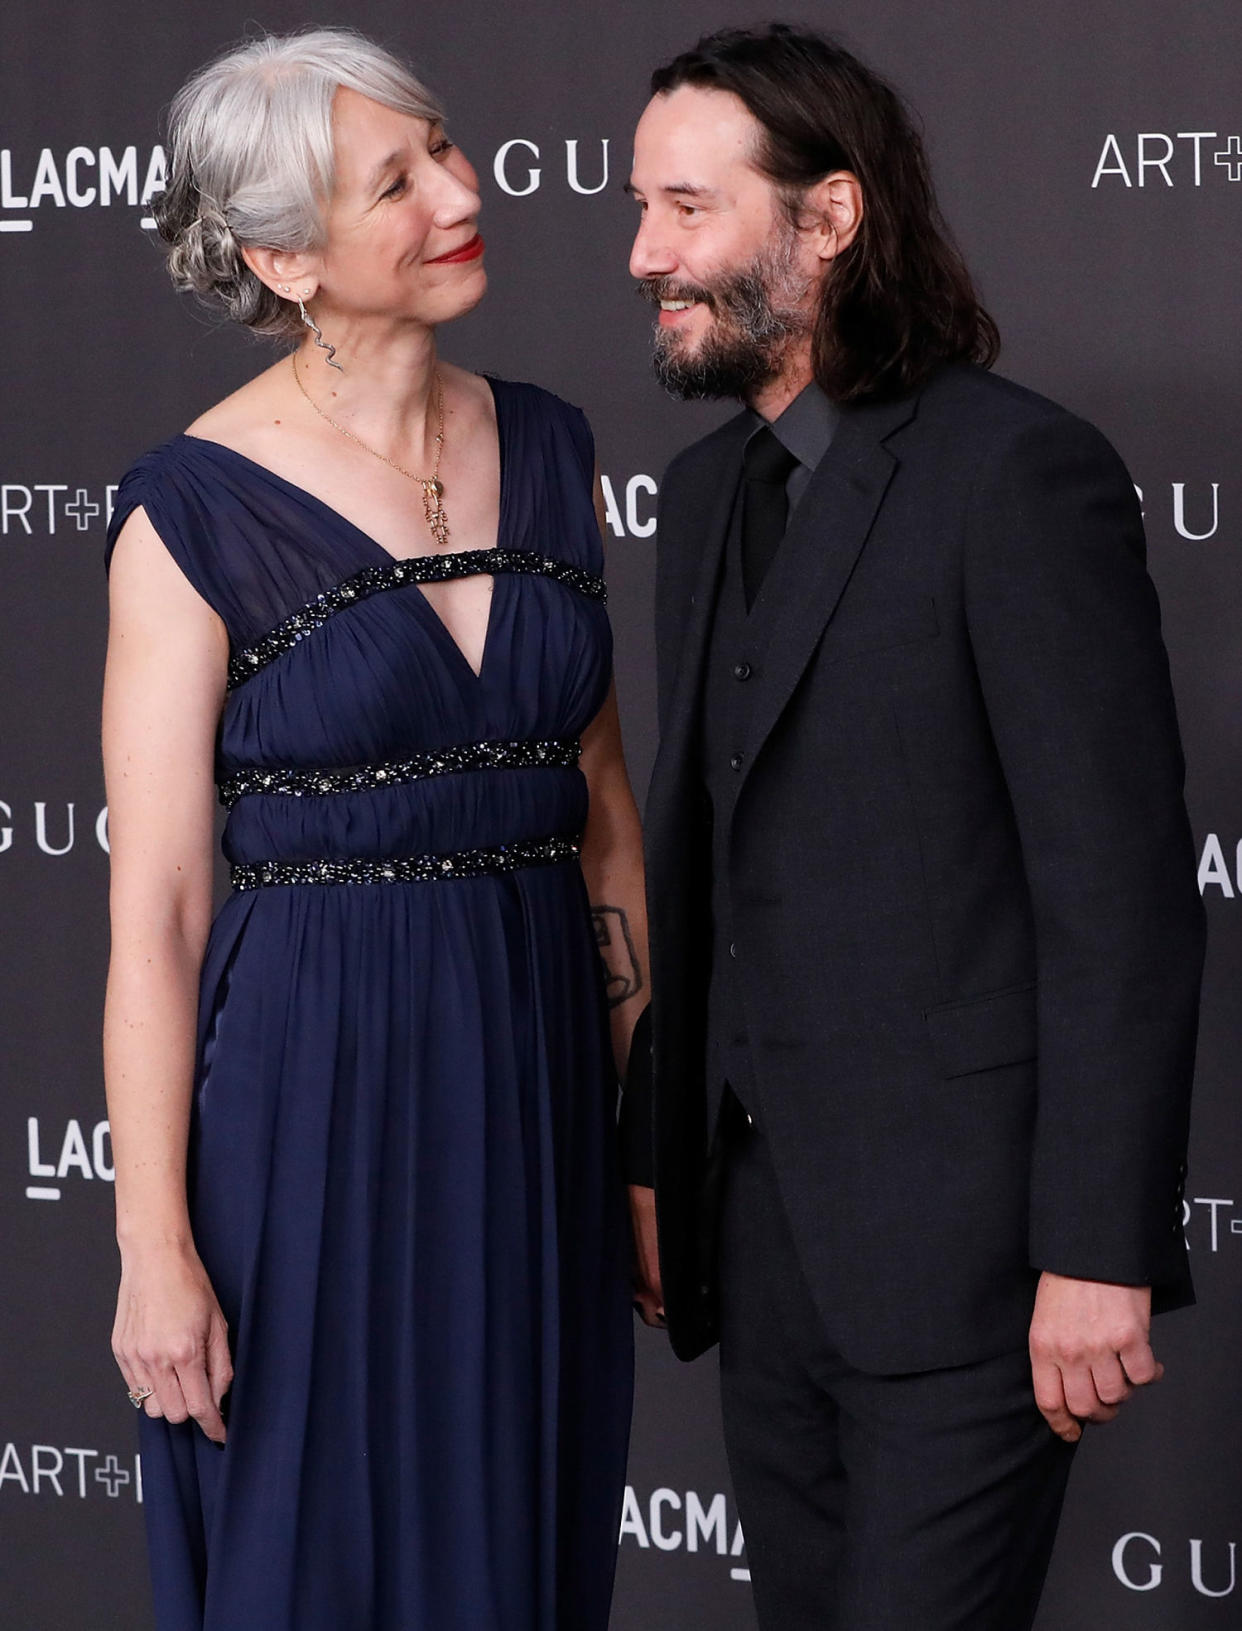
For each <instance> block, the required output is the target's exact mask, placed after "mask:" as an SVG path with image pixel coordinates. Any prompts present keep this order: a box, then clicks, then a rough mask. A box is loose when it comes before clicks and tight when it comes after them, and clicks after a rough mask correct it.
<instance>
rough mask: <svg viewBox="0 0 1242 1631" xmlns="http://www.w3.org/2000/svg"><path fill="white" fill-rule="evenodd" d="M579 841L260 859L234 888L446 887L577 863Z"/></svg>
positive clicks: (236, 876)
mask: <svg viewBox="0 0 1242 1631" xmlns="http://www.w3.org/2000/svg"><path fill="white" fill-rule="evenodd" d="M580 854H581V845H580V844H579V842H578V840H577V839H576V838H524V839H518V840H517V842H516V843H513V844H500V845H499V846H498V847H497V848H495V849H463V850H455V851H453V852H452V853H451V854H448V855H407V856H404V857H402V858H400V859H398V860H391V861H364V860H361V859H356V860H347V861H258V862H255V863H254V864H252V865H241V866H235V867H233V869H232V880H233V888H234V889H266V888H268V887H270V886H271V885H273V884H302V883H444V882H446V881H448V880H450V879H453V878H486V877H494V876H497V875H499V874H501V873H505V872H517V871H518V870H519V869H520V868H522V867H528V866H556V865H557V864H558V863H559V862H561V861H576V860H577V859H578V856H579V855H580Z"/></svg>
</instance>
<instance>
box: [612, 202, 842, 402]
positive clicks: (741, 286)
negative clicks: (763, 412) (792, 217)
mask: <svg viewBox="0 0 1242 1631" xmlns="http://www.w3.org/2000/svg"><path fill="white" fill-rule="evenodd" d="M796 244H797V238H796V235H795V234H794V232H793V230H792V228H791V229H789V230H788V231H787V232H785V233H782V234H781V236H780V237H779V238H778V239H777V240H776V241H775V242H774V243H771V244H768V245H765V247H764V248H763V249H762V250H760V252H759V254H758V255H756V256H755V258H754V260H753V261H752V262H751V263H750V265H749V266H747V267H746V268H744V269H743V270H742V271H740V272H725V273H722V274H721V275H720V276H719V277H718V278H713V279H712V280H711V282H710V283H705V284H690V283H681V282H678V281H677V279H675V278H669V277H653V278H642V279H641V280H640V282H639V285H638V292H639V293H640V294H641V295H642V296H643V298H644V299H646V300H649V301H651V302H652V303H653V304H654V305H658V304H659V302H660V301H661V300H691V301H702V302H703V303H704V304H705V305H706V306H707V308H708V310H709V311H710V312H711V313H712V316H713V319H714V321H713V322H712V325H711V327H710V328H709V330H708V332H707V334H706V336H705V337H704V338H703V339H702V340H701V341H700V342H699V344H698V345H697V346H696V347H695V348H694V349H693V350H692V349H691V348H690V346H689V345H688V343H687V342H686V341H685V340H684V339H683V338H682V336H681V335H679V334H678V333H677V331H676V330H675V329H664V328H657V329H656V334H655V349H654V352H653V356H652V362H653V364H654V367H655V374H656V378H657V379H658V380H659V382H660V384H661V385H662V386H663V387H664V389H665V390H666V391H668V392H669V393H670V395H672V396H676V397H680V398H681V399H682V400H683V401H695V400H701V399H704V398H708V397H712V398H716V397H734V398H739V399H741V400H743V401H745V400H747V399H748V398H750V397H751V396H753V394H754V393H755V392H756V391H758V390H760V389H762V387H763V386H765V385H768V384H770V383H771V382H772V380H774V379H775V378H776V377H777V375H778V374H779V373H780V371H781V368H782V366H783V364H784V361H785V356H786V353H787V351H788V348H789V341H790V340H791V339H793V338H794V337H795V336H796V335H799V334H804V333H805V332H806V330H807V328H808V327H809V324H810V318H809V316H808V314H807V313H806V312H805V311H803V310H800V309H798V305H797V302H798V301H799V300H800V298H801V297H802V295H803V294H804V293H805V288H806V285H805V280H804V279H801V278H800V277H799V276H798V274H797V273H796V271H795V269H794V265H793V258H794V250H795V247H796Z"/></svg>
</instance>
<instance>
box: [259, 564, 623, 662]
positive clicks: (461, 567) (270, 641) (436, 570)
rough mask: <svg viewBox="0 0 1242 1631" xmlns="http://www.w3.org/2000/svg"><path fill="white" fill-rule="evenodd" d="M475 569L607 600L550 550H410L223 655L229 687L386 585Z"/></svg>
mask: <svg viewBox="0 0 1242 1631" xmlns="http://www.w3.org/2000/svg"><path fill="white" fill-rule="evenodd" d="M480 573H485V574H488V575H490V576H493V577H495V576H500V575H504V574H506V573H508V574H514V573H527V574H530V575H534V576H538V577H545V578H555V579H556V581H557V582H558V583H563V584H566V585H567V586H568V587H569V588H570V589H576V590H577V591H578V593H579V594H581V595H586V596H587V598H588V599H590V600H607V599H608V588H607V585H606V584H605V583H604V580H603V578H600V577H596V576H595V574H594V573H591V572H584V571H582V569H581V568H580V567H577V566H571V565H570V564H569V562H568V561H558V560H555V559H554V558H553V557H552V556H550V555H536V554H535V553H534V552H533V551H531V550H526V549H463V550H459V551H458V552H457V553H456V554H455V555H451V554H450V555H413V556H411V557H410V559H409V560H407V561H394V562H393V563H392V565H391V566H364V567H363V569H362V571H361V572H355V573H354V575H353V577H351V578H346V579H345V581H344V583H338V584H335V585H334V586H333V587H332V588H331V589H325V590H324V592H323V593H322V594H321V595H316V596H315V598H314V600H309V601H307V603H306V605H305V606H302V607H301V608H300V609H299V610H298V611H296V612H294V613H293V615H292V616H291V617H287V618H285V620H284V622H283V623H278V624H277V625H276V627H275V628H274V629H270V630H269V631H268V633H266V634H265V635H263V636H262V637H261V638H260V639H258V640H256V641H255V643H254V645H252V646H247V647H246V648H245V649H244V650H243V651H238V652H236V653H234V655H233V656H232V657H231V658H230V660H229V670H228V685H229V690H230V691H232V690H234V689H236V687H237V686H239V685H242V684H244V683H245V681H246V680H248V679H250V678H251V677H252V676H253V675H255V674H257V673H258V672H259V670H260V669H261V668H266V667H267V665H268V663H270V662H273V661H274V660H275V659H276V658H277V657H280V656H282V655H283V654H284V653H285V652H286V651H291V650H292V649H293V647H294V646H296V645H297V644H298V642H299V641H300V640H303V639H304V638H305V637H306V636H307V635H308V634H312V633H313V632H314V631H315V630H316V629H319V628H322V627H323V625H324V624H325V623H326V622H328V620H329V619H330V618H332V617H335V616H336V614H337V612H341V611H344V610H345V609H346V607H348V606H352V605H355V604H356V603H357V602H358V601H360V600H368V599H369V598H370V597H371V596H372V595H378V594H382V593H383V592H384V591H385V590H387V589H400V588H401V587H403V586H404V585H405V584H407V583H447V582H449V581H450V579H453V578H472V577H476V576H478V575H479V574H480Z"/></svg>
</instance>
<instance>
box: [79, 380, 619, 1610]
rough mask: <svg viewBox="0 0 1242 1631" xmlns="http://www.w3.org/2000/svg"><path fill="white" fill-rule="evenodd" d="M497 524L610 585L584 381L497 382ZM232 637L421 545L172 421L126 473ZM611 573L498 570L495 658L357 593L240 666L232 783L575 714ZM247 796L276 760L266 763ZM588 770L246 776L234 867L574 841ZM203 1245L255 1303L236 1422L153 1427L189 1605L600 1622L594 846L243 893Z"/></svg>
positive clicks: (204, 1019) (229, 1309)
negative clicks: (340, 780)
mask: <svg viewBox="0 0 1242 1631" xmlns="http://www.w3.org/2000/svg"><path fill="white" fill-rule="evenodd" d="M491 384H492V390H493V393H494V396H495V400H496V411H497V419H498V424H499V430H500V444H501V470H502V484H501V518H500V537H499V546H500V547H501V548H502V549H505V550H514V551H531V552H535V553H537V554H538V555H539V556H541V557H544V558H551V559H552V560H554V561H555V562H557V563H567V564H569V565H571V566H573V567H576V568H578V569H579V570H580V571H581V572H582V573H584V574H588V575H591V576H598V575H600V574H602V559H601V546H600V540H599V534H598V531H597V528H596V523H595V517H594V512H593V509H592V502H591V478H592V469H593V449H592V445H591V438H590V432H589V430H588V429H587V426H586V423H585V421H584V420H583V418H582V416H581V415H580V414H579V413H578V412H577V410H576V409H573V408H570V407H568V406H567V405H566V404H565V403H562V402H560V401H559V400H558V399H557V398H555V397H553V396H551V395H549V394H548V393H547V392H544V391H541V390H539V389H537V388H536V387H533V386H527V385H518V384H513V383H508V382H503V381H492V382H491ZM139 505H141V506H143V507H144V508H145V511H146V513H147V515H148V517H149V519H150V521H151V522H152V524H153V525H154V527H155V528H156V530H157V532H158V533H159V535H160V537H161V538H162V540H163V541H164V543H165V545H166V547H167V548H168V550H169V551H170V553H171V554H172V555H173V557H174V558H175V560H176V561H177V562H178V564H179V565H180V567H181V568H182V570H183V571H184V573H185V574H186V576H187V578H188V579H189V580H190V582H191V583H192V584H193V585H194V587H195V588H196V589H197V590H198V591H199V593H200V594H201V595H202V596H203V597H204V599H206V600H207V602H208V603H209V604H210V605H211V606H212V607H213V608H214V609H215V611H216V612H217V613H218V614H219V615H220V617H221V618H222V619H223V621H224V623H225V625H226V627H227V629H228V633H229V638H230V643H231V647H232V651H233V653H234V655H236V654H238V653H241V652H245V651H246V650H247V649H249V648H251V647H252V646H254V645H255V644H256V642H259V641H260V640H262V638H263V637H264V636H265V635H267V634H268V633H270V632H271V631H272V630H273V629H275V628H277V627H278V626H279V625H281V624H283V623H286V622H287V620H288V619H289V618H290V617H292V616H293V615H294V614H295V613H297V612H298V611H299V609H301V608H303V607H305V606H307V605H309V604H311V603H314V602H315V601H316V597H317V596H319V595H321V594H325V593H327V592H328V591H329V590H332V589H333V588H335V587H337V586H338V585H340V584H342V583H345V582H347V581H348V580H349V579H350V578H352V577H353V576H354V575H355V574H357V573H358V572H360V571H363V570H364V569H366V568H388V567H391V565H392V563H393V557H392V556H390V555H389V554H388V553H387V551H385V550H384V549H382V548H381V547H380V545H379V544H377V543H376V542H375V541H374V540H373V539H371V538H369V537H368V536H367V535H366V534H365V533H363V532H361V531H360V530H359V529H358V528H357V527H355V526H354V525H352V524H351V523H349V522H348V521H346V520H345V519H344V517H343V516H341V515H339V514H338V513H337V512H336V511H335V510H333V509H331V508H329V507H328V506H327V505H325V504H324V503H323V502H321V501H320V500H318V499H316V498H314V497H313V496H312V495H311V494H309V493H307V492H305V491H303V490H302V489H300V488H298V487H296V486H294V485H292V484H291V483H289V482H287V481H284V480H283V479H281V478H280V477H277V476H276V475H274V474H273V473H272V472H270V471H268V470H266V469H264V468H263V467H262V466H259V465H257V464H254V463H253V462H252V461H250V460H249V459H247V458H245V457H244V456H242V455H240V454H237V453H234V452H232V451H230V450H229V449H226V448H223V447H221V446H219V445H218V444H215V443H211V442H207V441H204V440H200V439H197V438H193V437H186V436H179V437H176V438H174V439H173V440H172V441H170V442H167V443H165V444H164V445H163V446H162V447H159V448H157V449H155V450H154V451H153V452H152V453H150V454H147V455H146V456H145V457H144V458H142V459H141V460H139V462H138V463H137V464H136V465H135V466H134V468H133V469H132V470H131V471H130V472H129V474H128V475H127V476H126V478H125V480H124V481H123V483H122V484H121V487H120V489H119V491H118V495H117V503H116V507H115V512H114V515H113V519H112V525H111V529H110V544H109V548H111V544H112V542H113V541H114V540H115V537H116V534H117V532H118V531H119V529H120V527H121V526H122V525H123V523H124V521H125V519H126V518H127V516H128V515H129V514H131V513H132V511H133V510H134V509H135V508H136V507H137V506H139ZM610 672H611V637H610V632H609V626H608V619H607V613H606V610H605V608H604V606H603V603H602V601H601V600H600V599H599V598H596V597H594V596H592V595H590V594H585V593H582V592H580V591H579V589H577V588H575V587H574V586H573V584H572V583H567V582H565V581H562V580H560V579H558V578H557V577H555V576H552V575H547V574H543V573H540V572H522V573H512V574H508V573H507V574H498V575H497V576H496V577H495V587H494V594H493V598H492V606H491V617H490V623H489V627H488V633H487V640H486V646H485V650H484V655H483V661H482V668H481V672H480V673H479V674H478V675H476V674H475V673H474V671H473V670H472V669H471V668H470V666H469V664H468V663H467V662H466V660H465V658H464V657H463V656H462V654H461V652H460V650H459V649H458V647H457V646H456V644H455V643H454V641H453V639H452V637H451V636H450V635H449V634H448V631H447V630H446V629H445V627H444V625H443V624H442V622H441V621H440V619H439V617H438V616H437V615H436V613H435V611H434V610H433V609H432V607H431V604H430V602H429V601H428V600H427V599H426V598H425V597H424V595H423V593H422V590H421V589H420V588H419V587H418V585H417V583H414V582H406V583H396V584H394V585H393V586H391V587H389V588H387V589H386V590H385V591H384V592H381V593H373V594H369V595H368V596H366V597H365V598H360V599H359V600H358V601H357V602H356V603H354V604H349V605H346V606H344V607H343V608H342V609H340V610H337V611H336V612H335V613H334V615H332V616H331V617H329V618H328V619H327V620H326V621H323V622H322V623H321V624H320V625H319V626H317V627H315V628H313V629H312V630H311V631H310V632H308V633H306V635H305V636H304V637H303V638H301V639H299V640H296V641H295V642H293V643H292V644H291V645H290V647H289V649H287V650H284V651H283V652H281V653H280V654H278V655H276V656H275V657H271V658H270V659H268V660H265V661H264V662H263V664H262V665H261V666H259V667H258V668H257V670H256V671H255V672H254V673H253V675H252V676H251V677H249V678H247V679H245V680H244V682H242V683H240V684H237V685H236V686H235V687H234V688H233V689H232V690H231V691H230V693H229V696H228V699H227V701H226V704H225V708H224V715H223V720H222V724H221V730H220V738H219V763H218V767H217V772H218V776H219V778H220V779H221V780H222V781H223V780H227V779H228V778H229V777H230V776H234V775H236V774H237V773H238V772H240V771H242V770H248V769H252V768H255V767H273V768H276V767H278V768H280V769H282V770H289V769H307V770H315V769H341V768H353V767H379V768H381V769H382V768H383V767H384V766H386V765H388V764H391V763H394V762H396V761H401V760H408V759H410V758H411V757H412V756H415V755H425V754H428V753H434V751H435V750H438V749H445V748H451V747H460V746H463V745H467V744H473V743H479V742H526V741H536V740H538V741H563V740H569V739H572V738H574V737H576V736H577V735H579V734H580V732H581V731H582V730H583V729H584V728H585V726H586V725H587V724H588V723H589V721H590V720H591V719H592V718H593V716H594V715H595V713H596V712H597V711H598V709H599V707H600V705H601V704H602V702H603V700H604V697H605V695H606V691H607V687H608V683H609V677H610ZM247 785H253V779H251V781H250V782H248V784H247ZM585 818H586V784H585V780H584V778H583V776H582V774H581V772H580V771H579V770H578V769H577V768H570V767H566V765H565V764H564V763H561V764H559V765H554V766H544V765H539V764H534V765H529V766H523V767H521V768H512V767H499V768H483V769H477V768H470V769H466V770H461V771H459V772H456V773H450V774H440V775H435V776H428V777H420V778H415V779H406V780H396V781H395V783H394V784H393V785H388V784H387V783H386V782H385V781H384V778H382V777H381V778H380V779H379V780H378V781H377V782H376V784H375V785H371V786H367V787H363V788H359V789H356V790H351V791H339V790H334V791H331V792H327V793H316V792H314V791H305V790H304V791H301V792H297V793H295V792H290V791H282V792H276V793H270V794H269V793H265V792H261V791H258V792H253V791H252V792H247V793H245V794H244V795H243V796H241V797H240V798H238V800H237V802H236V803H235V804H233V806H232V808H231V810H230V812H229V816H228V820H227V824H226V828H225V833H224V852H225V856H226V858H227V859H228V860H229V861H230V862H232V863H234V864H242V865H246V866H254V865H256V864H260V863H263V862H299V863H313V862H315V861H320V860H331V861H350V860H358V859H362V860H368V861H372V860H380V861H383V860H390V859H393V858H403V857H412V856H420V855H426V854H437V855H438V854H453V853H456V852H461V851H466V850H475V849H480V848H489V847H495V846H501V845H504V844H506V843H513V842H515V841H518V840H541V839H546V838H549V837H552V836H566V835H573V834H575V833H578V832H580V831H581V829H582V826H583V824H584V821H585ZM199 1034H200V1049H199V1064H198V1076H197V1083H196V1090H195V1096H194V1102H193V1115H192V1127H191V1140H190V1204H191V1216H192V1221H193V1225H194V1231H195V1240H196V1244H197V1247H198V1250H199V1252H200V1254H201V1256H202V1258H203V1261H204V1263H205V1265H206V1268H207V1270H208V1273H209V1274H210V1276H211V1279H212V1283H213V1285H214V1287H215V1289H216V1292H217V1295H218V1296H219V1298H220V1302H221V1305H222V1307H223V1310H224V1313H225V1316H226V1318H227V1319H228V1322H229V1326H230V1332H231V1339H232V1342H233V1345H234V1351H235V1365H236V1377H235V1380H234V1384H233V1388H232V1392H231V1395H230V1398H229V1401H228V1416H227V1419H228V1443H227V1446H226V1447H225V1448H224V1449H223V1450H220V1449H217V1448H216V1447H215V1446H213V1445H212V1444H210V1443H209V1442H208V1441H207V1440H206V1438H205V1437H204V1436H203V1434H202V1433H201V1432H200V1431H199V1429H198V1428H197V1427H196V1426H194V1424H193V1423H186V1424H184V1425H181V1426H169V1425H168V1424H167V1423H164V1422H161V1421H150V1420H148V1419H147V1418H146V1417H145V1416H143V1418H142V1421H141V1438H142V1456H143V1491H144V1500H145V1512H146V1517H147V1524H148V1534H149V1541H150V1548H151V1560H152V1578H153V1582H154V1592H155V1605H156V1623H157V1625H158V1627H159V1631H456V1628H461V1631H467V1628H468V1631H570V1628H572V1631H596V1628H598V1631H604V1627H605V1626H606V1625H607V1621H608V1604H609V1599H610V1595H611V1587H612V1577H613V1570H614V1564H615V1557H616V1544H617V1531H618V1523H619V1513H620V1502H621V1495H622V1489H623V1482H624V1469H625V1456H626V1446H627V1436H628V1426H629V1415H630V1399H631V1372H632V1350H631V1342H632V1338H631V1314H630V1307H629V1296H628V1292H627V1288H626V1280H627V1275H626V1262H625V1259H626V1252H625V1245H624V1232H623V1216H622V1192H621V1189H620V1185H619V1179H618V1176H617V1170H616V1150H615V1125H614V1120H615V1118H614V1110H615V1093H616V1090H615V1079H614V1076H613V1071H612V1066H611V1060H610V1049H609V1043H608V1035H607V1016H606V1011H605V1005H604V1000H603V989H602V974H601V969H600V965H599V960H598V956H597V952H596V949H595V945H594V939H593V934H592V928H591V921H590V911H589V905H588V901H587V898H586V893H585V888H584V884H583V880H582V876H581V871H580V868H579V866H578V864H577V862H576V861H574V860H573V859H569V860H567V861H561V862H559V863H554V864H547V865H536V866H527V867H521V868H519V869H517V870H513V871H509V872H505V873H503V874H500V875H484V876H477V877H462V878H447V879H446V880H445V881H442V882H424V881H418V882H408V883H407V882H381V883H372V884H363V883H330V884H320V883H298V884H293V885H289V884H280V885H278V886H276V887H270V888H255V889H252V890H248V891H246V892H235V893H233V894H232V895H230V896H229V898H228V899H227V900H226V902H225V904H224V905H223V907H222V909H221V910H220V913H219V915H218V917H217V919H216V922H215V924H214V927H213V930H212V935H211V940H210V945H209V948H208V952H207V956H206V959H205V964H204V969H203V976H202V997H201V1012H200V1033H199Z"/></svg>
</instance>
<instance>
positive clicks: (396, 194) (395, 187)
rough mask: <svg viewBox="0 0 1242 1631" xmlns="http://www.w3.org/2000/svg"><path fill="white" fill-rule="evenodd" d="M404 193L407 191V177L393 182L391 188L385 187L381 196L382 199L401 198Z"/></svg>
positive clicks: (399, 177)
mask: <svg viewBox="0 0 1242 1631" xmlns="http://www.w3.org/2000/svg"><path fill="white" fill-rule="evenodd" d="M404 191H405V177H404V176H398V177H397V179H396V180H395V181H394V182H393V184H392V186H391V187H385V189H384V191H383V192H382V193H381V194H380V197H381V198H400V196H401V194H402V193H403V192H404Z"/></svg>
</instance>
